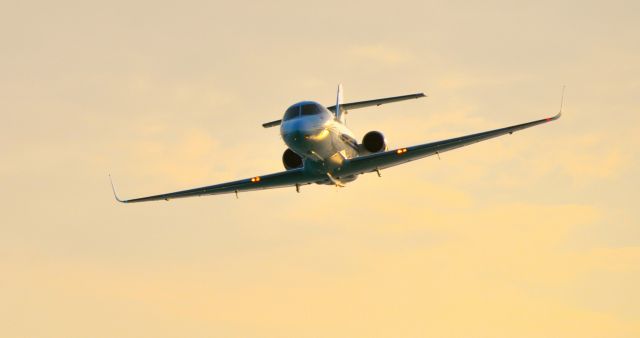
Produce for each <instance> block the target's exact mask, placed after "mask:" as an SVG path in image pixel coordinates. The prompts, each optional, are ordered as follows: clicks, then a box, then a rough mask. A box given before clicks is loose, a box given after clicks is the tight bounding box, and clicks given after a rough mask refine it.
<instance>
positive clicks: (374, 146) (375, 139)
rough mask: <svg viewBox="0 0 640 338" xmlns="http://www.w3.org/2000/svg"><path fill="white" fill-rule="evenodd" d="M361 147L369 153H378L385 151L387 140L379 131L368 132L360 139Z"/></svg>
mask: <svg viewBox="0 0 640 338" xmlns="http://www.w3.org/2000/svg"><path fill="white" fill-rule="evenodd" d="M362 147H364V149H365V150H366V151H368V152H370V153H379V152H381V151H385V150H387V140H386V139H385V138H384V135H383V134H382V133H381V132H379V131H370V132H368V133H366V134H365V135H364V137H363V138H362Z"/></svg>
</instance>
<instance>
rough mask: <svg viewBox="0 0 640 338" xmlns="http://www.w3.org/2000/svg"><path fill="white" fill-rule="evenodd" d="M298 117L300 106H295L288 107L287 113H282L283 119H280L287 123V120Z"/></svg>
mask: <svg viewBox="0 0 640 338" xmlns="http://www.w3.org/2000/svg"><path fill="white" fill-rule="evenodd" d="M298 116H300V105H298V104H296V105H293V106H291V107H289V109H287V111H286V112H284V117H283V118H282V120H284V121H287V120H291V119H294V118H296V117H298Z"/></svg>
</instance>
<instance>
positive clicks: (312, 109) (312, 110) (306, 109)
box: [300, 103, 324, 116]
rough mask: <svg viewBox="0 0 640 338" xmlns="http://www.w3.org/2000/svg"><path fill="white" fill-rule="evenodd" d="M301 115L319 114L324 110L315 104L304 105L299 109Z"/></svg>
mask: <svg viewBox="0 0 640 338" xmlns="http://www.w3.org/2000/svg"><path fill="white" fill-rule="evenodd" d="M300 110H301V112H302V113H301V114H302V115H303V116H304V115H316V114H321V113H322V111H323V110H324V109H323V107H322V106H321V105H319V104H317V103H309V104H304V105H302V106H301V107H300Z"/></svg>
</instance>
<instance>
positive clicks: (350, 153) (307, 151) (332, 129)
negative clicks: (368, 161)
mask: <svg viewBox="0 0 640 338" xmlns="http://www.w3.org/2000/svg"><path fill="white" fill-rule="evenodd" d="M300 105H303V106H304V105H316V107H315V108H316V109H317V111H316V112H315V113H314V114H310V115H304V114H298V115H297V116H293V117H291V116H289V118H287V115H286V114H285V118H284V119H283V121H282V124H281V126H280V135H281V136H282V139H283V140H284V142H285V143H286V145H287V146H288V147H289V148H290V149H291V150H293V151H294V152H296V153H297V154H298V155H300V156H301V157H302V158H303V160H304V162H305V163H307V161H312V162H316V163H319V164H321V165H322V166H323V167H325V168H326V170H327V172H331V171H332V170H333V169H335V168H337V167H339V166H340V165H341V164H342V161H344V160H345V159H350V158H353V157H356V156H358V144H357V141H356V139H355V137H354V135H353V132H352V131H351V130H349V128H347V126H345V125H344V124H343V123H341V122H340V121H337V120H336V119H335V116H334V114H333V113H332V112H330V111H329V110H328V109H326V108H325V107H323V106H321V105H320V104H317V103H315V102H300V103H297V104H296V105H293V106H292V108H295V107H296V106H300ZM290 109H291V108H290Z"/></svg>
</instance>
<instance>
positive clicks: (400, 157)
mask: <svg viewBox="0 0 640 338" xmlns="http://www.w3.org/2000/svg"><path fill="white" fill-rule="evenodd" d="M561 115H562V113H558V114H557V115H555V116H553V117H548V118H545V119H541V120H536V121H532V122H527V123H522V124H517V125H514V126H510V127H505V128H500V129H495V130H490V131H485V132H482V133H477V134H471V135H467V136H461V137H456V138H451V139H448V140H443V141H437V142H431V143H425V144H420V145H416V146H412V147H407V148H399V149H396V150H391V151H386V152H383V153H377V154H371V155H365V156H361V157H356V158H353V159H350V160H348V163H346V164H345V165H344V166H343V168H342V170H341V172H340V175H354V174H361V173H366V172H371V171H375V170H380V169H384V168H389V167H393V166H396V165H399V164H403V163H406V162H410V161H414V160H417V159H421V158H424V157H427V156H431V155H436V154H439V153H442V152H445V151H449V150H453V149H457V148H460V147H464V146H467V145H470V144H473V143H477V142H480V141H484V140H488V139H491V138H494V137H498V136H502V135H505V134H512V133H513V132H516V131H518V130H522V129H526V128H530V127H533V126H537V125H539V124H543V123H547V122H551V121H554V120H557V119H559V118H560V116H561Z"/></svg>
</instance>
